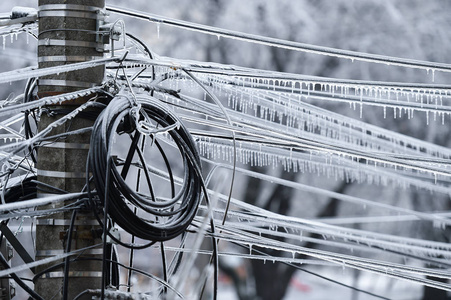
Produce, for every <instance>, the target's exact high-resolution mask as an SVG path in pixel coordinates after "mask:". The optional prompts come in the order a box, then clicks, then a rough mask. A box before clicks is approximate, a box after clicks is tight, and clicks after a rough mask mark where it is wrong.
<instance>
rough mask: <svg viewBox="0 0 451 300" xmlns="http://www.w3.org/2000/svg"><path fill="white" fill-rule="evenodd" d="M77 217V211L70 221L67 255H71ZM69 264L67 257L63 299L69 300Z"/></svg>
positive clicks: (73, 212)
mask: <svg viewBox="0 0 451 300" xmlns="http://www.w3.org/2000/svg"><path fill="white" fill-rule="evenodd" d="M76 215H77V210H73V211H72V217H71V219H70V226H69V229H68V233H67V244H66V253H69V252H70V251H71V250H70V249H71V244H72V233H73V231H74V224H75V218H76ZM69 264H70V259H69V257H66V258H65V259H64V279H63V299H64V300H67V297H68V292H69V289H68V287H69Z"/></svg>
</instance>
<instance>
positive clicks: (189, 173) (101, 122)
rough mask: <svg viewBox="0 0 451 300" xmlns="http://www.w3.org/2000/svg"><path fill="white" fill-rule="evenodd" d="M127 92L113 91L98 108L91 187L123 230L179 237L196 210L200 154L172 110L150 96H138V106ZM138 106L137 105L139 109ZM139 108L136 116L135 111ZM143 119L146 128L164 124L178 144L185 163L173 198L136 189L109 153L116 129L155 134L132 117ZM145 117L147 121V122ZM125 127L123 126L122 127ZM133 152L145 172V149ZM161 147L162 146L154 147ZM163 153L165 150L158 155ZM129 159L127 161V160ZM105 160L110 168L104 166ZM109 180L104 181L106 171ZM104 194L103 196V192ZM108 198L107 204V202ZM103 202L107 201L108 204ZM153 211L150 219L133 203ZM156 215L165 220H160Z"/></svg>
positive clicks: (149, 237)
mask: <svg viewBox="0 0 451 300" xmlns="http://www.w3.org/2000/svg"><path fill="white" fill-rule="evenodd" d="M131 97H132V96H131V95H130V96H125V95H124V96H117V97H116V98H114V99H113V100H112V101H111V103H110V104H109V105H108V106H107V108H105V110H104V111H103V112H102V113H101V115H100V116H99V118H98V119H97V121H96V122H95V124H94V126H93V130H92V136H91V145H90V152H89V158H88V159H89V162H88V164H89V165H88V168H89V170H90V171H91V172H92V174H93V178H94V183H95V187H96V190H97V193H98V195H99V198H100V199H101V201H104V205H105V206H107V207H108V211H107V213H108V214H109V216H110V217H111V219H112V220H113V221H114V222H115V223H117V224H118V225H119V226H120V227H122V228H123V229H124V230H125V231H127V232H128V233H130V234H133V235H135V236H137V237H139V238H142V239H146V240H151V241H167V240H170V239H173V238H175V237H177V236H179V235H180V234H181V233H183V232H184V231H185V229H186V228H187V227H188V225H189V224H190V223H191V221H192V219H193V218H194V216H195V215H196V211H197V207H198V205H199V202H200V199H201V181H202V178H201V174H199V172H198V170H196V167H195V166H200V157H199V154H198V152H197V149H196V146H195V143H194V141H193V139H192V137H191V135H190V134H189V132H188V130H187V129H186V128H185V127H184V126H183V124H182V123H181V122H180V121H179V120H178V118H177V117H176V116H175V115H174V114H173V113H171V111H170V109H169V108H167V107H165V106H164V105H163V104H162V103H161V102H159V101H158V100H156V99H154V98H152V97H139V98H137V99H136V104H137V106H136V105H134V104H132V103H134V101H133V100H132V99H131ZM138 108H139V110H138ZM137 110H138V111H139V112H138V114H137V115H138V117H137V115H136V111H137ZM137 118H139V120H138V121H141V122H144V123H145V126H147V127H146V129H148V128H149V124H150V123H152V124H156V125H154V127H155V129H156V128H157V127H158V128H160V129H162V128H163V129H164V128H167V130H166V131H167V134H169V135H170V137H171V139H172V140H173V142H174V143H175V144H176V146H177V148H178V151H179V153H180V156H181V157H182V160H183V166H184V170H185V172H184V181H183V182H184V185H183V186H182V187H181V188H180V190H179V191H178V193H177V194H176V195H175V196H174V197H172V198H171V199H167V200H164V201H163V199H157V198H156V196H155V195H154V194H153V193H152V192H151V193H150V195H145V194H142V193H138V192H136V191H134V190H133V189H132V188H131V187H130V186H128V185H127V183H126V182H125V179H124V178H123V176H122V175H124V174H122V175H121V172H120V171H119V170H118V168H117V167H118V164H117V162H116V161H115V159H114V157H113V156H112V154H111V148H112V144H113V139H114V138H115V137H114V136H115V135H116V134H125V133H129V134H130V135H131V134H132V133H133V134H134V136H135V137H136V135H140V134H148V135H150V137H151V138H152V139H155V136H154V133H152V130H150V131H149V132H150V133H149V132H144V133H143V132H142V130H138V128H137V127H136V126H135V124H136V123H137V122H136V120H137ZM146 122H147V123H146ZM124 128H125V129H124ZM131 147H134V149H132V151H135V152H136V153H137V154H138V157H139V159H140V163H141V166H142V167H143V169H144V172H145V173H148V171H147V170H146V168H147V166H146V163H145V159H144V158H143V153H142V152H141V150H140V148H139V147H137V146H136V143H135V144H132V146H131ZM157 149H158V150H159V151H160V152H161V151H162V148H161V147H157ZM162 155H163V154H162ZM128 163H130V162H128ZM108 165H110V166H111V168H109V169H108V167H107V166H108ZM108 173H109V175H108V176H110V180H107V174H108ZM147 182H148V185H149V189H150V190H151V191H152V187H151V181H150V179H149V178H147ZM106 195H107V196H108V198H107V199H106V197H105V196H106ZM105 201H108V203H105ZM106 204H107V205H106ZM135 207H136V208H139V209H140V210H142V211H144V212H146V213H148V214H150V215H152V216H154V218H152V219H150V218H149V219H146V218H143V217H139V216H138V215H136V214H135V213H134V211H133V208H135ZM159 218H162V219H164V222H158V221H159Z"/></svg>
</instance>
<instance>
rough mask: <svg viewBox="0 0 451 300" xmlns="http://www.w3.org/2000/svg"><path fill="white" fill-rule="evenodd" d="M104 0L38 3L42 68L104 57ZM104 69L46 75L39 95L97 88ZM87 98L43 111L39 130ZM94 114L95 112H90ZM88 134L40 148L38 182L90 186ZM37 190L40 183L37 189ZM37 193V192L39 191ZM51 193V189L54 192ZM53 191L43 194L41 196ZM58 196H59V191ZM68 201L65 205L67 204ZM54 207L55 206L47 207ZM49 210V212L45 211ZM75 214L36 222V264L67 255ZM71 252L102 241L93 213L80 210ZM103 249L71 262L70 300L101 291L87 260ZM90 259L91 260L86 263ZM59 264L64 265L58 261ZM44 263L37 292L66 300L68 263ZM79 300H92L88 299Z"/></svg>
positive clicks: (83, 119) (80, 122) (74, 124)
mask: <svg viewBox="0 0 451 300" xmlns="http://www.w3.org/2000/svg"><path fill="white" fill-rule="evenodd" d="M104 7H105V0H39V12H38V20H39V41H38V63H39V68H47V67H53V66H60V65H65V64H71V63H75V62H82V61H89V60H93V59H96V58H101V57H103V51H102V50H103V44H102V43H101V40H100V39H99V37H98V34H96V33H97V32H98V29H99V24H100V23H101V22H102V21H103V18H104V14H103V13H102V12H103V8H104ZM104 71H105V68H104V66H98V67H93V68H91V69H84V70H80V71H72V72H66V73H60V74H55V75H52V76H45V77H41V78H39V79H38V97H39V98H42V97H46V96H54V95H59V94H63V93H67V92H73V91H77V90H82V89H86V88H90V87H92V86H95V85H99V84H100V83H101V82H102V81H103V77H104ZM87 100H88V99H84V98H78V99H75V100H71V101H69V102H68V103H67V102H64V104H63V105H59V106H52V107H46V108H44V109H43V111H42V113H41V116H40V121H39V125H38V130H43V129H44V128H46V127H47V126H48V125H49V124H50V123H52V122H54V121H55V120H57V119H58V118H60V117H62V116H64V115H65V114H67V113H69V112H70V111H72V110H74V109H76V108H77V107H78V106H80V105H81V104H83V103H85V102H86V101H87ZM91 115H92V114H91ZM88 116H89V114H85V115H84V116H78V117H76V118H74V119H72V120H70V122H66V124H64V125H62V126H58V127H57V128H55V129H54V130H53V131H52V133H51V134H50V135H56V134H60V133H63V132H66V131H69V130H75V129H79V128H85V127H90V126H92V124H93V122H94V120H92V119H90V118H88ZM89 141H90V133H85V134H79V135H70V136H68V137H67V138H61V139H57V140H54V141H53V143H48V144H46V145H41V147H39V149H38V154H37V157H38V158H37V169H38V181H40V182H43V183H44V184H47V185H51V186H53V187H55V188H57V189H60V190H64V191H67V192H80V191H82V190H83V188H84V186H85V184H86V174H85V172H86V170H85V168H86V158H87V154H88V151H89ZM38 187H39V185H38ZM38 191H39V190H38ZM50 192H52V191H50ZM48 193H49V189H48V188H47V189H46V192H41V191H39V194H38V195H39V196H41V197H45V196H47V195H48ZM55 193H58V192H57V190H56V189H55ZM67 204H69V203H65V204H64V205H67ZM48 208H55V207H48ZM43 209H46V208H43ZM71 217H72V212H71V211H70V212H61V213H58V214H53V215H51V216H49V217H41V218H39V219H38V220H37V224H36V260H39V259H44V258H47V257H49V256H54V255H59V254H62V253H64V252H65V251H66V248H67V243H68V242H69V241H68V233H69V228H70V226H69V224H70V223H71ZM74 224H75V226H74V230H73V232H72V238H71V250H75V249H82V248H85V247H89V246H92V245H96V244H99V243H101V227H99V226H98V225H97V221H96V220H95V218H94V216H93V215H92V212H90V211H79V212H77V214H76V219H75V221H74ZM101 257H102V247H101V245H100V246H99V247H98V248H93V249H89V250H86V251H84V252H83V258H84V260H74V259H72V260H71V261H70V268H69V273H68V274H69V277H68V280H69V281H68V287H69V288H68V289H67V290H66V291H67V294H66V295H67V298H68V299H73V298H74V297H76V296H77V295H78V294H80V293H82V292H83V291H85V290H87V289H100V288H101V278H102V277H101V276H102V263H101V261H98V260H89V258H97V259H98V258H101ZM86 258H87V259H86ZM59 263H62V261H60V262H59ZM50 266H51V265H44V266H41V267H39V268H38V269H37V272H44V274H43V275H42V276H41V277H39V278H38V279H37V281H36V282H35V291H36V292H37V293H38V294H40V295H41V296H42V297H43V298H44V299H62V298H63V292H62V286H63V282H64V273H65V272H64V264H60V266H59V267H57V268H51V269H49V267H50ZM80 299H90V297H88V295H86V296H85V297H84V298H83V297H82V298H80Z"/></svg>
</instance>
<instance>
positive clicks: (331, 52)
mask: <svg viewBox="0 0 451 300" xmlns="http://www.w3.org/2000/svg"><path fill="white" fill-rule="evenodd" d="M106 9H107V10H109V11H111V12H114V13H118V14H123V15H127V16H131V17H134V18H139V19H143V20H147V21H150V22H154V23H157V24H165V25H169V26H174V27H178V28H183V29H187V30H191V31H196V32H202V33H206V34H210V35H214V36H218V37H225V38H231V39H236V40H241V41H246V42H252V43H257V44H262V45H267V46H272V47H277V48H283V49H289V50H295V51H302V52H307V53H314V54H320V55H326V56H332V57H339V58H347V59H351V60H357V61H367V62H372V63H378V64H385V65H393V66H401V67H407V68H417V69H424V70H433V71H434V70H437V71H443V72H451V65H449V64H444V63H432V62H428V61H420V60H414V59H406V58H398V57H390V56H385V55H377V54H369V53H362V52H357V51H350V50H342V49H335V48H329V47H322V46H316V45H310V44H305V43H299V42H292V41H286V40H281V39H276V38H270V37H265V36H259V35H254V34H249V33H243V32H239V31H233V30H227V29H223V28H218V27H213V26H207V25H201V24H196V23H193V22H187V21H182V20H177V19H171V18H168V17H163V16H158V15H155V14H151V13H145V12H141V11H136V10H133V9H130V8H123V7H118V6H113V5H107V6H106Z"/></svg>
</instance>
